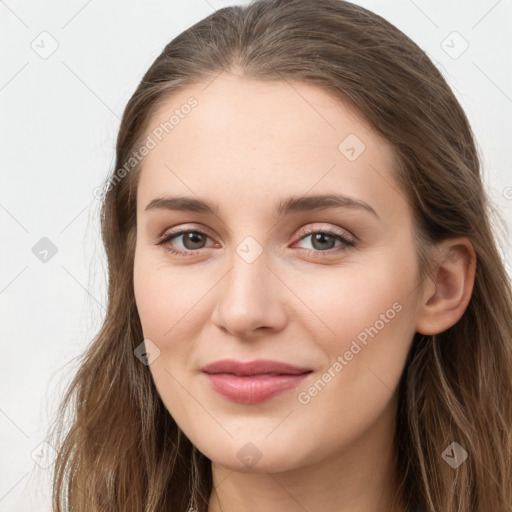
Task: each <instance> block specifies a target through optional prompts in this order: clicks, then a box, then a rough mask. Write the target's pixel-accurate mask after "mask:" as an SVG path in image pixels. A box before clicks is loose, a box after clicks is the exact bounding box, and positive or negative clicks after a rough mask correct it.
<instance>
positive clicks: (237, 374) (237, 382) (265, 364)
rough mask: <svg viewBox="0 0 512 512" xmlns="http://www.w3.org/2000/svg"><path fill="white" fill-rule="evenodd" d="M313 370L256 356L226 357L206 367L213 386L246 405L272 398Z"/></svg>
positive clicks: (226, 396)
mask: <svg viewBox="0 0 512 512" xmlns="http://www.w3.org/2000/svg"><path fill="white" fill-rule="evenodd" d="M312 371H313V370H311V369H308V368H300V367H298V366H293V365H290V364H288V363H280V362H278V361H270V360H266V359H256V360H253V361H249V362H240V361H235V360H233V359H223V360H221V361H216V362H214V363H211V364H208V365H206V366H205V367H203V368H202V372H203V374H204V375H205V376H206V378H207V379H208V384H209V385H210V387H211V389H213V390H214V391H216V392H217V393H218V394H220V395H221V396H223V397H225V398H227V399H229V400H232V401H234V402H238V403H242V404H256V403H260V402H264V401H265V400H269V399H271V398H273V397H275V396H277V395H279V394H281V393H284V392H285V391H288V390H291V389H293V388H295V387H297V386H298V385H299V383H301V382H302V381H303V380H304V379H305V378H306V377H307V376H308V375H309V374H310V373H312Z"/></svg>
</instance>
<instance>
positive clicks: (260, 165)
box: [134, 73, 475, 512]
mask: <svg viewBox="0 0 512 512" xmlns="http://www.w3.org/2000/svg"><path fill="white" fill-rule="evenodd" d="M190 96H194V97H195V98H196V99H197V101H198V105H197V106H196V107H195V108H194V109H193V110H192V111H191V112H190V113H189V114H188V115H187V116H185V117H184V118H183V119H180V122H179V124H177V125H176V126H175V127H174V129H173V130H172V131H171V132H170V133H169V134H168V135H166V136H165V137H164V138H163V140H162V141H161V142H159V143H158V145H157V146H156V147H155V148H154V149H152V150H151V152H150V153H149V154H148V155H147V156H146V157H145V158H144V160H143V163H142V172H141V175H140V181H139V186H138V191H137V245H136V252H135V266H134V279H135V296H136V301H137V307H138V311H139V315H140V319H141V323H142V327H143V333H144V337H145V338H146V339H150V340H151V341H152V342H153V343H155V344H156V345H157V346H158V348H159V350H160V355H159V357H158V358H157V359H156V360H155V361H154V362H153V363H152V364H151V366H150V371H151V374H152V376H153V378H154V381H155V384H156V386H157V389H158V392H159V393H160V396H161V398H162V400H163V402H164V404H165V406H166V408H167V409H168V411H169V412H170V414H171V415H172V416H173V418H174V419H175V421H176V422H177V424H178V425H179V426H180V428H181V429H182V430H183V431H184V432H185V434H186V435H187V436H188V438H189V439H190V440H191V441H192V443H194V445H195V446H196V447H197V448H198V449H199V450H200V451H201V452H203V453H204V454H205V455H206V456H207V457H208V458H210V459H211V460H212V470H213V478H214V490H213V492H212V494H211V497H210V504H209V510H210V512H219V511H221V510H222V512H235V511H237V512H238V511H240V510H244V511H249V512H256V511H262V510H265V511H266V512H277V511H279V512H292V511H293V512H296V511H301V512H303V511H304V510H308V511H310V512H314V511H322V512H329V511H331V512H334V511H336V512H348V511H350V512H363V511H364V512H383V511H391V510H392V509H391V504H390V495H391V491H392V489H393V476H394V473H395V466H394V462H393V435H394V428H395V414H396V407H397V401H396V393H395V391H396V388H397V385H398V382H399V379H400V376H401V373H402V370H403V368H404V364H405V359H406V356H407V352H408V349H409V347H410V344H411V341H412V338H413V335H414V333H415V332H416V331H418V332H422V333H424V334H433V333H437V332H441V331H443V330H445V329H447V328H449V327H450V326H451V325H453V324H454V323H456V322H457V321H458V320H459V318H460V317H461V316H462V314H463V312H464V310H465V308H466V306H467V304H468V302H469V299H470V296H471V291H472V287H473V281H474V269H475V254H474V251H473V248H472V246H471V243H470V242H469V241H468V240H467V239H463V238H458V239H453V240H448V241H445V242H443V244H441V245H439V247H437V251H436V255H437V256H436V257H438V259H439V263H440V266H439V267H438V268H437V269H435V270H434V273H433V275H434V277H435V280H436V282H434V281H433V280H431V279H427V280H426V281H425V282H424V283H423V285H422V283H421V282H420V278H419V268H418V261H417V255H416V253H415V249H414V245H413V222H412V216H411V210H410V208H409V205H408V203H407V202H406V200H405V196H404V194H403V193H402V192H401V191H400V189H399V187H398V184H397V183H396V181H395V180H394V178H393V152H392V148H391V146H390V145H389V144H388V143H387V142H386V141H385V140H384V139H383V138H382V137H381V136H380V135H379V134H378V133H377V132H376V131H375V130H373V129H372V128H371V127H370V126H369V125H368V124H367V123H366V122H365V121H364V120H363V119H362V118H361V117H360V116H359V115H358V114H357V113H356V112H355V111H354V110H353V109H352V108H350V107H349V106H348V105H346V104H342V103H340V102H339V101H338V100H336V99H335V98H333V97H332V96H331V95H330V94H328V93H327V92H325V91H323V90H322V89H320V88H317V87H315V86H313V85H309V84H304V83H291V82H285V81H275V82H265V81H256V80H253V79H248V78H245V77H242V76H238V75H234V74H228V73H222V74H221V75H219V76H218V77H217V78H216V79H215V80H213V82H210V83H208V82H205V83H200V84H196V85H194V86H187V87H186V88H185V89H183V90H182V91H180V92H179V93H176V94H175V95H173V96H172V98H170V99H169V100H168V101H167V102H166V103H165V104H164V105H162V106H161V108H160V109H159V110H158V112H157V113H156V114H155V115H154V116H153V119H152V121H151V123H150V125H151V126H150V128H149V129H148V132H147V134H148V135H149V134H150V133H151V130H152V129H153V128H154V127H156V126H158V124H159V123H160V122H163V121H165V120H168V119H169V116H170V115H171V114H172V112H173V111H174V109H176V108H180V106H181V105H183V104H185V103H186V102H187V99H188V98H189V97H190ZM350 134H355V135H356V136H357V137H358V139H359V140H360V141H362V142H363V143H364V145H365V149H364V151H363V152H362V153H361V154H360V156H359V157H358V158H356V159H355V160H354V161H350V160H349V159H347V157H346V156H345V155H344V154H343V153H342V152H341V151H340V150H339V149H338V146H339V144H340V143H341V142H342V141H343V140H344V139H345V138H346V137H347V136H349V135H350ZM333 193H336V194H343V195H346V196H350V197H352V198H354V199H357V200H359V201H364V202H365V203H367V204H368V205H369V206H371V208H372V209H373V210H374V211H375V212H376V215H374V214H372V213H371V212H369V211H367V210H365V209H364V208H349V207H329V208H323V209H319V210H312V211H298V212H297V211H296V212H291V213H288V214H286V215H284V216H282V217H279V216H277V215H276V213H275V211H274V209H275V208H276V205H277V204H279V203H280V202H281V201H283V200H286V199H287V198H288V197H290V196H297V197H302V196H311V195H321V194H333ZM171 196H186V197H190V198H192V199H202V200H204V201H207V202H209V203H212V204H214V205H218V211H217V212H216V213H214V214H210V213H204V212H192V211H175V210H171V209H165V208H153V209H149V210H146V207H147V205H148V204H149V203H150V202H151V201H153V200H154V199H156V198H164V197H171ZM177 228H180V229H182V228H183V229H187V230H190V231H196V232H197V231H199V232H202V233H205V235H202V236H201V235H196V238H193V239H192V240H189V239H187V238H186V237H185V236H183V235H180V234H176V236H175V237H174V238H173V239H172V240H171V241H168V242H167V243H166V245H164V246H163V245H158V242H159V240H161V239H162V238H163V237H165V236H166V235H169V233H171V232H172V231H173V230H176V229H177ZM325 229H328V230H333V231H335V232H336V234H341V235H344V236H345V237H346V238H348V239H350V240H351V241H352V242H353V245H348V246H347V245H345V244H344V243H343V242H342V241H340V239H337V238H336V237H329V236H326V237H325V238H324V239H321V237H320V240H318V237H319V235H316V237H317V240H318V241H317V242H316V243H315V240H314V239H315V234H316V233H319V232H320V233H323V232H325ZM246 237H252V239H254V240H255V241H256V243H254V242H251V244H252V245H251V244H249V245H248V246H244V244H242V245H241V246H240V244H241V243H242V242H244V243H245V242H247V240H245V239H246ZM252 239H251V240H252ZM172 246H174V247H175V248H176V249H178V250H182V251H186V252H187V253H188V254H187V255H176V254H173V253H171V252H169V251H168V250H166V248H167V249H168V248H170V247H172ZM239 246H240V247H243V248H245V249H247V247H248V248H249V252H250V253H251V251H254V250H256V249H255V247H258V246H259V247H260V249H261V251H262V252H261V254H260V255H259V256H258V257H257V258H256V259H255V260H254V261H252V262H251V263H248V262H247V261H246V259H244V258H243V257H241V255H240V254H243V253H240V254H239V252H237V247H239ZM251 254H254V252H252V253H251ZM448 254H450V257H447V255H448ZM394 303H399V304H400V305H401V306H402V309H401V311H400V312H398V313H396V315H395V316H394V318H392V319H391V320H389V321H388V322H385V325H384V327H383V328H381V329H378V334H377V335H374V337H373V338H372V337H370V336H368V341H367V345H366V346H364V345H363V346H362V349H361V350H360V351H359V352H358V353H357V354H356V355H354V356H353V358H352V359H351V360H350V361H347V364H346V366H343V368H342V370H341V371H338V372H335V377H333V378H331V380H330V382H328V383H327V384H326V385H325V387H323V389H321V391H319V392H318V393H317V394H316V396H312V397H311V400H310V401H309V403H307V404H302V403H300V401H299V400H298V396H299V393H301V392H307V391H308V389H309V388H310V387H311V386H313V384H314V383H315V382H317V381H318V380H319V379H321V377H322V375H323V374H324V373H325V372H327V371H328V370H329V368H332V367H333V363H335V361H336V360H337V358H338V356H343V355H344V354H345V353H346V352H347V351H348V350H349V349H350V347H351V344H352V342H353V340H354V339H356V338H357V336H358V334H360V333H361V332H363V331H364V330H365V328H369V327H370V326H374V325H375V324H376V322H377V321H378V320H379V319H381V315H385V314H386V311H387V310H389V309H390V308H392V306H393V304H394ZM378 325H380V324H378ZM360 345H361V344H360ZM224 358H235V359H237V360H242V361H249V360H253V359H259V358H265V359H274V360H278V361H284V362H288V363H292V364H295V365H298V366H305V367H308V368H311V369H312V370H313V372H312V373H311V374H310V375H309V376H308V377H307V378H306V380H305V381H303V382H302V383H301V384H300V385H299V387H298V388H296V389H293V390H289V391H286V392H285V393H283V394H281V395H278V396H277V397H274V398H272V399H270V400H268V401H265V402H263V403H259V404H252V405H247V404H239V403H235V402H231V401H229V400H228V399H226V398H223V397H222V396H220V395H218V394H217V393H216V392H214V391H213V390H211V389H210V388H209V386H208V383H207V380H206V378H205V376H204V375H203V374H202V373H201V371H200V369H201V368H202V367H203V366H204V365H206V364H208V363H211V362H213V361H216V360H219V359H224ZM247 443H252V444H253V445H254V446H255V447H256V448H257V450H258V452H259V453H260V454H261V458H260V459H259V460H258V461H257V462H256V464H254V465H252V466H250V467H248V466H247V465H246V464H245V463H244V462H243V460H242V459H241V457H239V456H237V453H238V452H239V451H240V450H241V449H242V448H243V447H244V446H245V445H246V444H247ZM246 449H247V448H246ZM443 449H444V447H441V446H440V447H439V454H440V456H441V453H442V450H443ZM242 453H244V452H242ZM394 510H400V509H399V508H398V509H397V508H395V509H394Z"/></svg>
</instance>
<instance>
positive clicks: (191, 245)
mask: <svg viewBox="0 0 512 512" xmlns="http://www.w3.org/2000/svg"><path fill="white" fill-rule="evenodd" d="M175 238H176V239H179V238H182V244H183V249H181V248H179V247H178V248H176V247H175V244H174V243H171V241H172V240H174V239H175ZM207 238H210V237H209V236H208V235H207V234H206V233H203V232H202V231H199V230H197V229H194V230H191V229H181V230H177V231H174V232H173V233H169V234H168V235H166V236H164V238H162V239H161V240H160V241H159V242H158V243H157V245H161V246H162V247H163V248H164V249H165V250H166V251H169V252H171V253H173V254H179V255H182V256H189V255H193V253H197V252H199V251H200V250H201V249H204V248H205V247H204V243H205V241H206V239H207Z"/></svg>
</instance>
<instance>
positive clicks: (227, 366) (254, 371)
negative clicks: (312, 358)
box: [201, 359, 312, 377]
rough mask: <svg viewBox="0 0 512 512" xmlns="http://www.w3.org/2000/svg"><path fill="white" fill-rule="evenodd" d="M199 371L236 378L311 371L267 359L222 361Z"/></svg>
mask: <svg viewBox="0 0 512 512" xmlns="http://www.w3.org/2000/svg"><path fill="white" fill-rule="evenodd" d="M201 371H203V372H205V373H232V374H234V375H237V376H242V377H243V376H246V375H262V374H274V375H299V374H301V373H305V372H309V371H312V370H311V369H310V368H303V367H299V366H294V365H292V364H288V363H281V362H279V361H271V360H269V359H255V360H254V361H247V362H242V361H235V360H234V359H223V360H222V361H215V362H213V363H210V364H207V365H206V366H204V367H203V368H202V369H201Z"/></svg>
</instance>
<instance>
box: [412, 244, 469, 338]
mask: <svg viewBox="0 0 512 512" xmlns="http://www.w3.org/2000/svg"><path fill="white" fill-rule="evenodd" d="M436 254H437V255H438V256H437V257H436V260H435V262H434V263H433V270H432V273H431V276H432V277H431V279H433V283H432V284H433V286H426V287H425V290H424V294H423V297H421V303H420V306H419V310H418V317H417V322H416V331H417V332H419V333H420V334H425V335H432V334H439V333H441V332H443V331H445V330H446V329H449V328H450V327H452V326H453V325H455V324H456V323H457V322H458V321H459V320H460V318H461V317H462V315H463V314H464V311H465V310H466V308H467V306H468V304H469V301H470V299H471V294H472V292H473V285H474V281H475V269H476V254H475V251H474V249H473V245H472V244H471V242H470V241H469V239H467V238H457V239H449V240H443V242H440V243H439V245H438V246H437V250H436Z"/></svg>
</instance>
